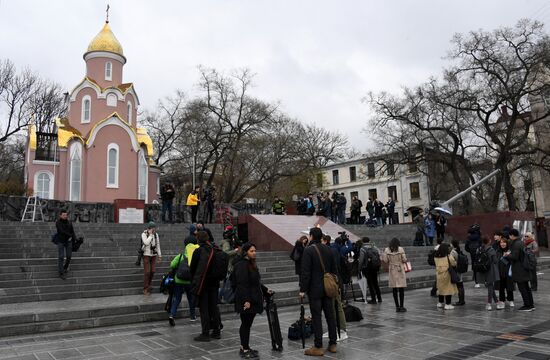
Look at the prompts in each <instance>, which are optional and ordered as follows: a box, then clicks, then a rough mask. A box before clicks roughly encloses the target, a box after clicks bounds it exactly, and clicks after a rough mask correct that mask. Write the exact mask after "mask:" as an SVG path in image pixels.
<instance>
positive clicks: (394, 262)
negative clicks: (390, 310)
mask: <svg viewBox="0 0 550 360" xmlns="http://www.w3.org/2000/svg"><path fill="white" fill-rule="evenodd" d="M382 261H384V262H385V263H386V264H387V265H388V273H389V280H388V283H389V287H391V288H392V289H393V301H394V302H395V311H396V312H406V311H407V309H405V308H404V307H403V302H404V300H405V288H406V287H407V277H406V275H405V263H406V262H407V256H406V255H405V250H403V248H402V247H401V244H400V243H399V239H398V238H393V239H391V240H390V243H389V246H388V247H387V248H386V249H384V253H383V254H382Z"/></svg>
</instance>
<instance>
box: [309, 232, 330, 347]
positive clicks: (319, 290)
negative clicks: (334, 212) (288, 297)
mask: <svg viewBox="0 0 550 360" xmlns="http://www.w3.org/2000/svg"><path fill="white" fill-rule="evenodd" d="M322 236H323V232H322V231H321V229H319V228H312V229H311V230H310V231H309V239H310V244H309V245H308V247H307V248H306V249H305V250H304V254H303V255H302V273H301V276H300V297H301V298H303V297H304V296H305V294H306V293H307V296H308V298H309V307H310V311H311V317H312V321H313V324H312V325H313V329H314V333H315V346H314V347H312V348H310V349H307V350H306V351H305V354H306V355H310V356H323V355H324V349H323V324H322V320H321V313H322V312H324V313H325V318H326V320H327V326H328V334H329V347H328V348H327V350H328V351H329V352H331V353H335V352H336V318H335V314H334V306H333V303H332V299H330V298H329V297H328V296H327V295H326V293H325V288H324V285H323V275H324V272H323V265H322V264H324V268H325V271H326V272H328V273H332V274H336V273H337V269H336V261H335V260H334V257H333V255H332V251H331V250H330V248H329V247H328V246H326V245H323V244H321V238H322ZM317 251H319V253H320V256H319V253H318V252H317ZM321 259H322V263H321Z"/></svg>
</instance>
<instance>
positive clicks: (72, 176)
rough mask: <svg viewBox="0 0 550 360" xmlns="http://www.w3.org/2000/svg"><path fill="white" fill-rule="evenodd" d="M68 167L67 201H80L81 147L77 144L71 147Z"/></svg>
mask: <svg viewBox="0 0 550 360" xmlns="http://www.w3.org/2000/svg"><path fill="white" fill-rule="evenodd" d="M70 154H71V158H70V165H69V166H70V167H69V200H70V201H80V185H81V181H80V179H81V170H82V145H81V144H80V143H79V142H76V143H74V144H73V145H72V146H71V152H70Z"/></svg>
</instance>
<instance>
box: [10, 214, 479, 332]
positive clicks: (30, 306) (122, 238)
mask: <svg viewBox="0 0 550 360" xmlns="http://www.w3.org/2000/svg"><path fill="white" fill-rule="evenodd" d="M187 227H188V225H185V224H174V225H164V224H160V225H159V227H158V232H159V235H160V237H161V249H162V254H163V261H162V262H161V263H160V264H159V266H158V267H157V273H156V275H155V279H154V282H153V283H154V286H155V290H156V289H158V287H157V286H158V283H159V280H160V278H161V276H162V274H164V273H165V272H167V271H168V265H169V262H170V260H171V259H172V258H173V256H175V255H176V254H178V253H179V252H180V251H181V250H182V249H183V239H184V238H185V236H186V235H187V234H188V230H187ZM208 227H209V228H210V230H211V231H212V233H213V236H214V238H215V239H216V240H217V241H219V239H221V234H222V228H221V226H220V225H210V226H208ZM75 229H76V231H77V235H79V236H80V235H81V236H84V237H85V242H84V244H83V245H82V247H81V248H80V250H79V252H77V253H74V254H73V262H72V263H71V267H70V271H69V274H68V278H67V279H66V280H61V279H60V278H59V277H58V276H57V259H56V257H57V250H56V247H55V246H54V245H53V244H52V243H51V240H50V238H51V234H52V233H53V232H54V224H51V223H34V224H30V223H24V224H22V223H15V222H14V223H10V222H0V337H3V336H11V335H21V334H31V333H40V332H49V331H56V330H70V329H83V328H92V327H99V326H107V325H113V324H129V323H136V322H147V321H155V320H164V319H166V318H167V314H166V312H164V310H163V308H164V303H165V301H166V296H164V295H162V294H159V293H155V294H153V295H151V296H143V295H142V294H141V292H142V279H143V270H142V268H141V267H137V266H135V264H134V263H135V260H136V254H137V253H136V250H137V247H138V245H139V240H138V239H139V236H140V233H141V231H142V230H143V226H142V225H126V224H76V225H75ZM380 235H381V237H382V236H383V235H382V234H380ZM380 239H382V238H380ZM373 240H374V238H373ZM374 241H375V242H376V243H377V244H378V245H379V246H380V247H381V248H382V247H383V246H381V245H382V244H383V242H382V241H381V240H380V242H379V241H378V240H374ZM404 245H405V244H404ZM260 250H261V249H260ZM405 251H406V253H407V256H408V257H409V259H410V261H411V262H412V265H413V269H414V270H413V272H411V273H410V274H408V275H409V276H408V283H409V288H422V287H430V286H431V285H432V284H433V281H434V271H433V269H432V268H431V267H430V266H428V265H427V263H426V256H427V252H428V251H429V248H427V247H410V246H407V245H405ZM258 265H259V268H260V271H261V274H262V280H263V282H264V283H265V284H266V285H267V286H268V287H270V288H272V289H273V290H274V291H275V292H276V301H277V303H278V305H279V306H286V305H293V304H297V303H298V297H297V293H298V277H297V276H296V275H295V274H294V264H293V262H292V261H291V260H290V258H289V253H288V252H285V251H260V252H259V254H258ZM468 278H469V275H466V279H468ZM381 288H382V291H383V292H388V291H389V289H388V288H387V275H386V274H381ZM354 289H355V293H356V296H359V297H360V292H359V291H358V287H357V285H356V286H355V287H354ZM347 296H348V297H351V296H352V292H351V291H350V292H348V294H347ZM184 298H185V297H184ZM388 302H389V299H388ZM180 309H181V310H180V315H181V316H186V315H188V308H187V304H186V302H185V301H183V302H182V305H181V306H180ZM221 311H222V312H224V313H228V312H233V305H221Z"/></svg>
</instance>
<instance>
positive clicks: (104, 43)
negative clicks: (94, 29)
mask: <svg viewBox="0 0 550 360" xmlns="http://www.w3.org/2000/svg"><path fill="white" fill-rule="evenodd" d="M92 51H108V52H112V53H115V54H118V55H120V56H122V57H124V51H123V50H122V45H120V43H119V42H118V40H117V38H116V36H115V34H113V32H112V31H111V27H110V26H109V22H108V21H106V22H105V26H103V29H101V31H100V32H99V34H97V35H96V37H95V38H94V39H93V40H92V41H91V42H90V45H88V50H87V51H86V54H87V53H89V52H92Z"/></svg>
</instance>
